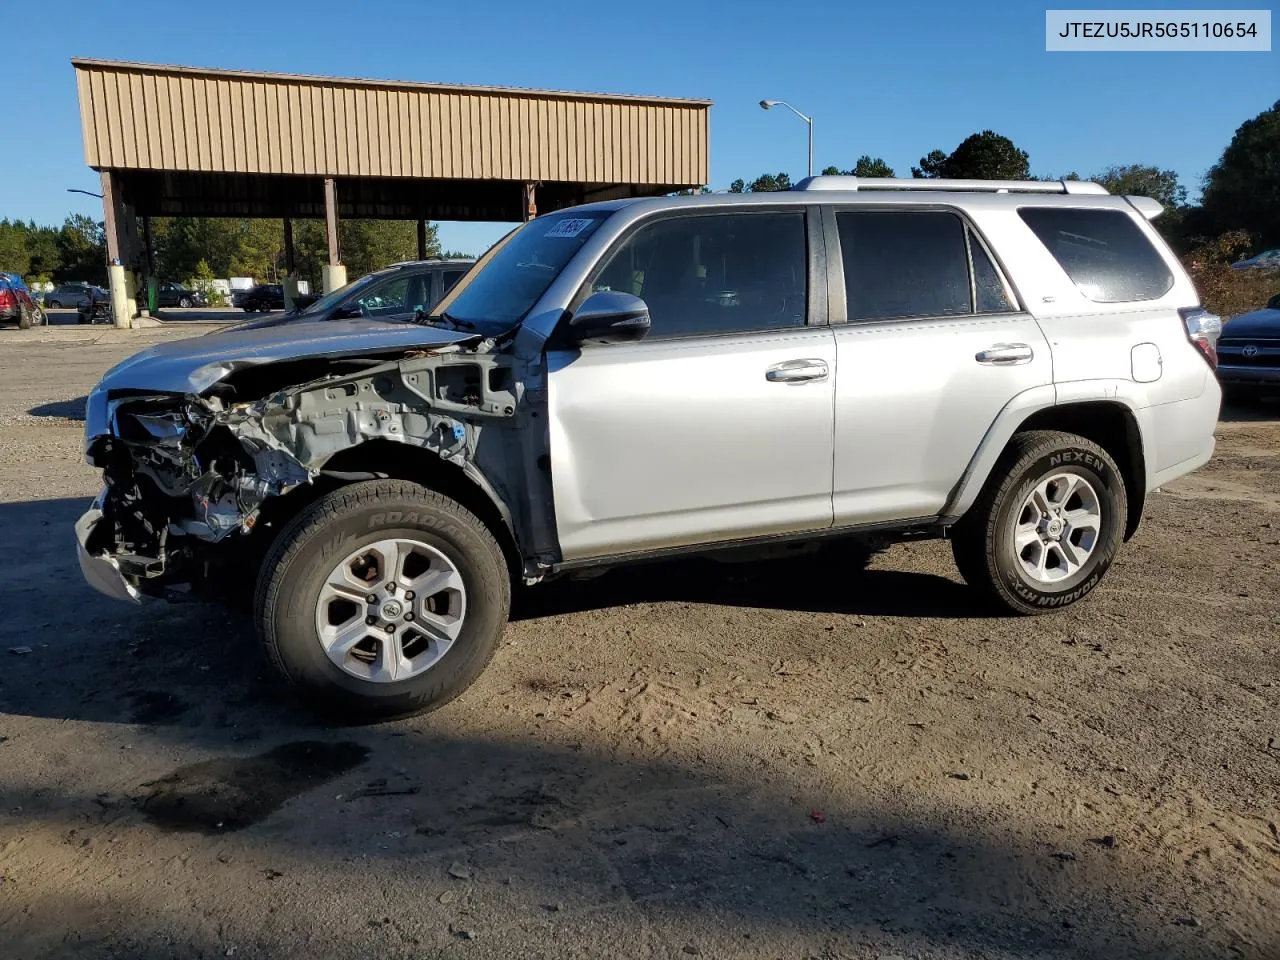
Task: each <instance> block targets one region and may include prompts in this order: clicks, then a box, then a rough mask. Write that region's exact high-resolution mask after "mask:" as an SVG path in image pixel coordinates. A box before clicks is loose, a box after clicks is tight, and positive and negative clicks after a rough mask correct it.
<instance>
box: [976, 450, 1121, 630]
mask: <svg viewBox="0 0 1280 960" xmlns="http://www.w3.org/2000/svg"><path fill="white" fill-rule="evenodd" d="M1127 510H1128V498H1127V496H1126V493H1125V486H1124V478H1123V476H1121V473H1120V469H1119V467H1117V466H1116V463H1115V461H1114V460H1113V459H1112V458H1111V456H1110V454H1108V453H1107V452H1106V451H1105V450H1103V449H1102V448H1101V447H1100V446H1098V445H1097V444H1096V443H1093V442H1092V441H1091V440H1086V439H1085V438H1084V437H1080V436H1076V435H1075V434H1070V433H1060V432H1057V431H1052V430H1033V431H1027V432H1026V433H1020V434H1017V435H1016V436H1014V438H1013V440H1012V441H1010V443H1009V447H1008V449H1006V450H1005V452H1004V455H1003V456H1002V457H1001V458H1000V462H999V463H998V464H997V465H996V468H995V470H993V471H992V475H991V477H990V479H989V480H988V481H987V485H986V487H985V488H984V489H983V491H982V494H981V495H980V496H979V497H978V500H977V502H976V503H974V505H973V506H972V507H971V508H970V510H969V512H968V513H966V514H965V516H964V518H963V519H962V520H961V521H960V522H959V523H957V524H956V526H955V527H954V528H953V530H952V540H951V545H952V553H953V554H954V556H955V559H956V565H957V566H958V567H959V568H960V573H961V574H962V575H963V576H964V579H965V582H966V583H968V584H969V585H970V586H972V587H975V588H977V589H978V590H981V591H982V592H983V593H986V594H987V595H988V596H989V597H991V598H992V599H993V600H995V601H996V602H998V603H999V604H1000V605H1001V606H1003V607H1005V608H1006V609H1008V610H1010V611H1012V612H1014V613H1021V614H1035V613H1045V612H1047V611H1049V610H1055V609H1058V608H1061V607H1065V606H1069V605H1071V604H1073V603H1075V602H1076V601H1077V600H1080V599H1081V598H1082V597H1084V596H1086V595H1087V594H1088V593H1089V592H1090V591H1091V590H1093V588H1094V587H1096V586H1097V585H1098V582H1099V581H1100V580H1101V579H1102V577H1103V575H1104V574H1105V573H1106V571H1107V568H1108V567H1110V566H1111V561H1112V560H1113V559H1114V558H1115V554H1116V550H1117V549H1118V548H1119V546H1120V542H1121V540H1122V539H1123V538H1124V529H1125V520H1126V515H1127Z"/></svg>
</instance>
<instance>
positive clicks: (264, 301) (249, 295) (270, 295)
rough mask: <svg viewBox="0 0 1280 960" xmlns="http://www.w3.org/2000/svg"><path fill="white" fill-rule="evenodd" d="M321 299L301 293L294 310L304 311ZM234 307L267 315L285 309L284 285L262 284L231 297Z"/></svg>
mask: <svg viewBox="0 0 1280 960" xmlns="http://www.w3.org/2000/svg"><path fill="white" fill-rule="evenodd" d="M319 299H320V298H319V297H318V296H316V295H315V294H313V293H299V294H297V295H296V296H295V297H294V298H293V308H294V309H295V310H302V309H304V308H306V307H309V306H311V304H313V303H315V302H316V301H317V300H319ZM231 304H232V306H236V307H239V308H240V309H241V310H243V311H244V312H245V313H265V312H266V311H268V310H283V309H284V285H283V284H279V283H260V284H258V285H257V286H256V287H254V288H253V289H252V290H245V291H242V292H240V293H239V295H238V296H237V295H236V294H235V293H233V294H232V295H231Z"/></svg>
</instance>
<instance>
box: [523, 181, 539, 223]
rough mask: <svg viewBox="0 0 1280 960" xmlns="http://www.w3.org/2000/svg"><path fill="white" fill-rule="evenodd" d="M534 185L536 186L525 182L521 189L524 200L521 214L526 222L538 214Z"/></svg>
mask: <svg viewBox="0 0 1280 960" xmlns="http://www.w3.org/2000/svg"><path fill="white" fill-rule="evenodd" d="M535 187H536V184H532V183H526V184H525V185H524V189H523V190H522V197H523V200H524V203H523V210H524V214H523V216H524V222H525V223H528V222H529V221H530V220H532V219H533V218H534V217H536V216H537V215H538V198H537V195H536V193H535V192H534V191H535Z"/></svg>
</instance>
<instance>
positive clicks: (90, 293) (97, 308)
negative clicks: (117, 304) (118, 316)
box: [76, 287, 112, 323]
mask: <svg viewBox="0 0 1280 960" xmlns="http://www.w3.org/2000/svg"><path fill="white" fill-rule="evenodd" d="M86 293H87V296H84V297H81V298H80V301H79V302H78V303H77V304H76V323H111V321H112V316H111V294H110V293H108V292H107V291H106V290H105V289H103V288H102V287H88V288H87V289H86Z"/></svg>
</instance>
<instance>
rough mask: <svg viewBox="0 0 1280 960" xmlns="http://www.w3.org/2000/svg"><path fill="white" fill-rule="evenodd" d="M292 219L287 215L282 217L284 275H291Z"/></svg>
mask: <svg viewBox="0 0 1280 960" xmlns="http://www.w3.org/2000/svg"><path fill="white" fill-rule="evenodd" d="M293 271H294V266H293V221H292V220H290V219H289V218H288V217H285V218H284V272H285V275H286V276H293Z"/></svg>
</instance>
